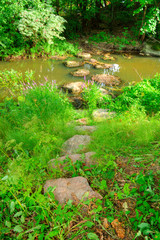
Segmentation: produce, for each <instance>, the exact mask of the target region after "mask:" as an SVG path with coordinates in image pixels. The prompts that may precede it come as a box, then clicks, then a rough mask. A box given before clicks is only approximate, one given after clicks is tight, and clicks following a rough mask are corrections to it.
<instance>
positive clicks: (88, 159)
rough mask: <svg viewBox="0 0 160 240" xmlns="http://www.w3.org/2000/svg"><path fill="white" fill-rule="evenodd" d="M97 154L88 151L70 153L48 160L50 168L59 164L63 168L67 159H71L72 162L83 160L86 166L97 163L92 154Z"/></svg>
mask: <svg viewBox="0 0 160 240" xmlns="http://www.w3.org/2000/svg"><path fill="white" fill-rule="evenodd" d="M93 155H95V152H87V153H84V154H69V155H66V156H63V157H59V158H58V159H51V160H50V161H49V162H48V166H49V168H50V169H54V168H57V165H58V166H59V167H60V169H61V170H63V168H64V167H65V166H66V164H67V161H65V160H67V159H70V160H71V162H72V163H75V162H76V161H83V162H84V164H85V165H86V166H88V167H89V166H91V165H95V164H96V161H95V160H93V159H92V156H93Z"/></svg>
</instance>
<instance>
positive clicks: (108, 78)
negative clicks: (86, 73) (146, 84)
mask: <svg viewBox="0 0 160 240" xmlns="http://www.w3.org/2000/svg"><path fill="white" fill-rule="evenodd" d="M92 80H93V81H96V82H98V83H100V84H105V85H107V86H118V85H119V84H120V83H121V81H120V78H119V77H116V76H113V75H107V74H96V75H94V76H92Z"/></svg>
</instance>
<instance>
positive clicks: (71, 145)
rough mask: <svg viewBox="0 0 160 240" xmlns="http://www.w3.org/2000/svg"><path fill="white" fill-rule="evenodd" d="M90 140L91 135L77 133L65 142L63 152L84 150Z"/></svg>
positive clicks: (70, 152) (69, 152)
mask: <svg viewBox="0 0 160 240" xmlns="http://www.w3.org/2000/svg"><path fill="white" fill-rule="evenodd" d="M90 141H91V137H90V136H88V135H75V136H73V137H72V138H70V139H68V140H67V141H66V142H65V143H64V144H63V146H62V153H64V154H72V153H77V152H78V151H80V150H82V151H84V150H85V148H86V145H88V144H89V143H90Z"/></svg>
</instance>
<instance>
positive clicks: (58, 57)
mask: <svg viewBox="0 0 160 240" xmlns="http://www.w3.org/2000/svg"><path fill="white" fill-rule="evenodd" d="M50 58H51V59H55V60H65V59H67V56H51V57H50Z"/></svg>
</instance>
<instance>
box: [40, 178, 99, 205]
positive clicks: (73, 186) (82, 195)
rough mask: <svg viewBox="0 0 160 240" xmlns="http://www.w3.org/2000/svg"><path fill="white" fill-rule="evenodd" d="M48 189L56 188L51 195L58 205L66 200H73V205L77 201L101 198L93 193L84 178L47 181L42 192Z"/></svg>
mask: <svg viewBox="0 0 160 240" xmlns="http://www.w3.org/2000/svg"><path fill="white" fill-rule="evenodd" d="M49 187H56V188H55V190H54V192H53V193H54V196H55V199H56V200H57V201H58V202H59V203H60V204H65V203H66V202H68V200H73V203H77V201H80V200H82V199H84V200H87V199H92V198H96V199H102V196H101V195H100V194H99V193H97V192H95V191H93V189H92V188H91V187H90V186H89V184H88V181H87V179H86V178H84V177H74V178H59V179H51V180H47V181H46V183H45V185H44V191H45V192H46V191H47V189H48V188H49Z"/></svg>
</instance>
